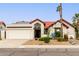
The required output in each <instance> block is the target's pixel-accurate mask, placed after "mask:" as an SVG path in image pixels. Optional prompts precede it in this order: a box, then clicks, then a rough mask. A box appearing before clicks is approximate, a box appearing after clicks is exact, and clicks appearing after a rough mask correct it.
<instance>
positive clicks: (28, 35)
mask: <svg viewBox="0 0 79 59" xmlns="http://www.w3.org/2000/svg"><path fill="white" fill-rule="evenodd" d="M6 39H33V31H32V30H7V31H6Z"/></svg>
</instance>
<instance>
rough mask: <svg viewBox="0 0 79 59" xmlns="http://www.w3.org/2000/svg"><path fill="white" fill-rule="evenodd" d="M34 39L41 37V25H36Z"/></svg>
mask: <svg viewBox="0 0 79 59" xmlns="http://www.w3.org/2000/svg"><path fill="white" fill-rule="evenodd" d="M34 37H35V38H40V37H41V24H39V23H36V24H34Z"/></svg>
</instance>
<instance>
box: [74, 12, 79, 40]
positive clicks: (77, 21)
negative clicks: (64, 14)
mask: <svg viewBox="0 0 79 59" xmlns="http://www.w3.org/2000/svg"><path fill="white" fill-rule="evenodd" d="M73 26H74V28H75V31H76V38H78V36H79V13H76V14H75V15H74V16H73Z"/></svg>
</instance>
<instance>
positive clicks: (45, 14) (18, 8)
mask: <svg viewBox="0 0 79 59" xmlns="http://www.w3.org/2000/svg"><path fill="white" fill-rule="evenodd" d="M57 6H58V3H16V4H15V3H0V21H3V22H5V23H6V24H11V23H15V22H17V21H32V20H34V19H37V18H38V19H40V20H42V21H56V20H59V13H58V12H57V11H56V9H57ZM62 7H63V18H64V19H65V20H67V21H68V22H72V17H73V16H74V14H75V13H79V3H63V4H62Z"/></svg>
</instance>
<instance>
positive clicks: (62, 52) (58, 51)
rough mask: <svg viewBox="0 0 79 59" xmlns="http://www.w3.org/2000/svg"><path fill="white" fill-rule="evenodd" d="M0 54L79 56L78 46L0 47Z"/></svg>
mask: <svg viewBox="0 0 79 59" xmlns="http://www.w3.org/2000/svg"><path fill="white" fill-rule="evenodd" d="M0 56H79V48H0Z"/></svg>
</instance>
